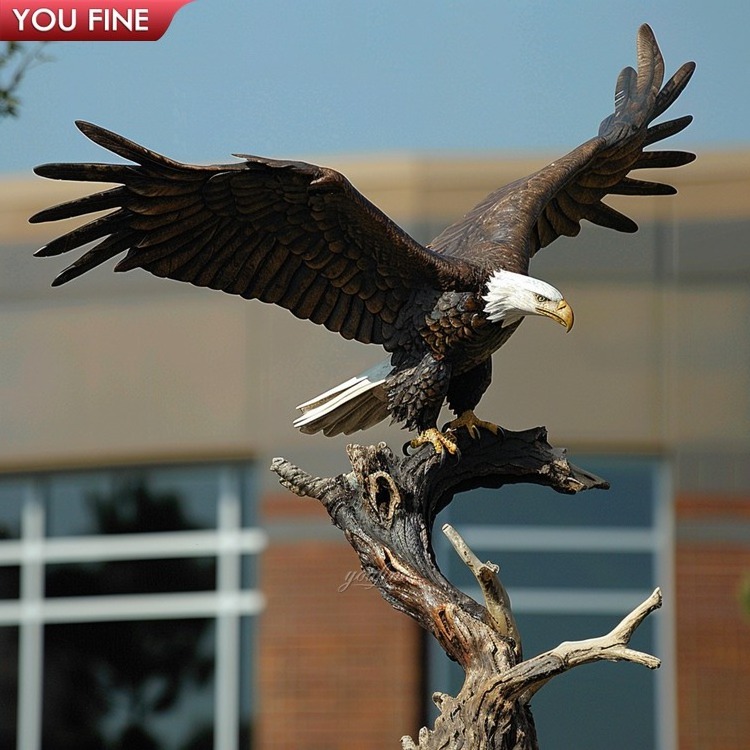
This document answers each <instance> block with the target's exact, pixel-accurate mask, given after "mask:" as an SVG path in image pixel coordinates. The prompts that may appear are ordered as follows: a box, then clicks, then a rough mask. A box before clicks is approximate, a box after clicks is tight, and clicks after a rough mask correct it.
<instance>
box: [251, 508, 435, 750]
mask: <svg viewBox="0 0 750 750" xmlns="http://www.w3.org/2000/svg"><path fill="white" fill-rule="evenodd" d="M264 511H265V513H264V515H265V520H266V522H267V526H268V528H269V530H270V533H271V540H272V541H271V545H270V547H269V549H268V550H267V551H266V552H265V553H264V556H263V564H262V570H261V577H260V585H261V589H262V590H263V591H264V592H265V594H266V596H267V597H268V604H267V609H266V610H265V612H264V613H263V615H262V617H261V620H260V629H259V630H260V632H259V639H258V644H257V649H256V653H257V654H258V659H259V665H258V686H257V689H258V693H259V706H258V708H259V717H260V720H259V726H258V727H257V728H256V732H255V739H256V741H255V744H254V745H253V746H254V747H259V748H261V749H262V750H286V748H289V750H337V748H341V749H342V750H343V749H344V748H346V750H351V748H353V747H356V748H357V750H370V749H372V750H375V749H376V748H377V749H378V750H381V748H383V747H397V746H398V744H399V738H400V737H401V736H402V735H404V734H411V735H412V736H414V735H415V734H416V731H417V729H418V726H419V724H418V722H419V720H420V716H421V706H422V686H421V680H422V666H421V645H420V637H421V636H420V633H419V628H418V627H417V626H416V625H414V624H413V623H412V622H411V621H410V620H409V619H408V618H407V617H406V616H404V615H402V614H400V613H397V612H395V611H394V610H392V609H391V608H390V607H389V606H388V605H387V604H386V603H385V602H384V601H383V600H382V599H381V597H380V595H379V594H378V593H377V591H375V590H374V589H371V588H369V587H365V585H364V582H363V581H361V580H360V581H354V582H352V584H351V585H349V586H348V587H345V590H343V591H342V590H340V588H343V586H342V584H344V583H345V581H346V580H347V574H349V573H350V572H351V571H353V572H354V573H356V572H358V571H359V564H358V561H357V558H356V556H355V554H354V552H352V550H351V549H350V547H349V546H348V545H347V544H346V543H345V542H344V541H343V537H341V535H340V532H337V534H338V536H337V534H336V533H334V534H331V533H330V529H332V527H331V526H330V521H329V520H328V517H327V516H326V515H325V513H324V511H323V510H322V508H320V506H318V505H317V504H315V503H312V502H310V501H307V502H305V501H304V500H300V499H298V498H283V497H273V498H268V499H267V501H266V502H265V503H264ZM285 537H286V538H285ZM316 537H322V538H316Z"/></svg>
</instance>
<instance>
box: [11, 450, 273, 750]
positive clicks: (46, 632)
mask: <svg viewBox="0 0 750 750" xmlns="http://www.w3.org/2000/svg"><path fill="white" fill-rule="evenodd" d="M254 520H255V509H254V492H253V487H252V471H251V469H250V467H248V466H247V465H244V464H238V463H235V464H223V465H199V466H176V467H163V468H147V469H127V470H111V471H91V472H67V473H58V474H45V475H37V476H24V477H6V478H2V479H0V660H1V661H0V665H1V666H0V750H12V748H19V750H21V749H22V750H41V748H44V750H67V748H71V750H73V748H75V749H76V750H86V749H87V748H91V750H107V749H108V748H118V750H125V749H126V748H134V749H135V748H137V749H138V750H148V749H149V748H159V749H160V750H204V749H205V750H208V749H209V748H211V749H212V750H236V749H237V748H238V747H240V746H241V747H243V748H246V747H248V746H249V736H248V734H249V731H250V722H251V699H252V696H251V693H252V691H251V687H250V684H249V676H250V674H251V668H252V665H251V654H250V642H251V638H252V621H253V616H254V615H257V614H258V613H259V612H260V611H261V609H262V608H263V598H262V596H261V595H260V593H259V592H258V591H257V590H256V589H255V588H254V586H255V564H254V561H255V559H256V556H257V554H258V553H259V552H260V551H261V550H262V549H263V547H264V545H265V536H264V534H263V532H262V531H260V530H259V529H257V528H253V526H252V524H253V523H254Z"/></svg>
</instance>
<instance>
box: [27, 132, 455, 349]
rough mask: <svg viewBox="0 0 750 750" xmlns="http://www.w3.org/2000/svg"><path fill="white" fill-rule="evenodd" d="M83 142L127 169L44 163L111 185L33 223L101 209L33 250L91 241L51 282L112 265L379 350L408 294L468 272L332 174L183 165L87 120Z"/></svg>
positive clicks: (267, 163)
mask: <svg viewBox="0 0 750 750" xmlns="http://www.w3.org/2000/svg"><path fill="white" fill-rule="evenodd" d="M77 124H78V127H79V128H80V129H81V131H82V132H83V133H84V134H85V135H86V136H88V137H89V138H90V139H91V140H93V141H95V142H96V143H98V144H99V145H101V146H104V147H105V148H107V149H109V150H110V151H113V152H114V153H116V154H117V155H119V156H121V157H124V158H125V159H128V160H130V161H132V162H135V164H46V165H43V166H41V167H37V169H36V170H35V171H36V172H37V174H40V175H42V176H44V177H50V178H53V179H62V180H83V181H93V182H112V183H120V185H121V186H120V187H116V188H112V189H109V190H105V191H103V192H99V193H95V194H93V195H89V196H86V197H84V198H80V199H78V200H74V201H70V202H68V203H63V204H61V205H59V206H54V207H52V208H49V209H47V210H44V211H41V212H40V213H38V214H36V215H35V216H33V217H32V218H31V221H33V222H41V221H54V220H57V219H65V218H70V217H73V216H81V215H84V214H88V213H90V212H94V211H100V210H110V213H108V214H106V215H104V216H101V217H99V218H95V219H93V220H91V221H89V222H88V223H87V224H84V225H83V226H81V227H78V228H77V229H74V230H72V231H71V232H68V233H67V234H65V235H63V236H61V237H58V238H57V239H55V240H53V241H52V242H50V243H49V244H48V245H46V246H45V247H43V248H42V249H41V250H40V251H38V253H37V254H38V255H42V256H50V255H58V254H60V253H65V252H68V251H69V250H73V249H76V248H80V247H82V246H84V245H86V244H87V243H89V242H93V241H97V240H98V241H99V242H98V244H96V245H95V246H94V247H93V248H91V249H89V250H88V251H87V252H85V253H84V254H83V255H82V256H81V257H79V258H78V259H77V260H76V261H75V262H74V263H73V264H72V265H71V266H69V267H68V268H67V269H65V270H64V271H63V272H62V273H61V274H60V275H59V276H58V277H57V278H56V279H55V282H54V283H55V284H63V283H65V282H67V281H70V280H71V279H74V278H76V277H77V276H80V275H81V274H82V273H85V272H86V271H88V270H90V269H91V268H94V267H95V266H97V265H99V264H100V263H103V262H104V261H106V260H109V259H110V258H112V257H114V256H116V255H119V254H121V253H123V252H126V253H127V254H126V255H125V257H124V258H123V259H122V260H121V261H120V262H119V264H118V265H117V267H116V270H119V271H125V270H129V269H131V268H136V267H140V268H144V269H146V270H147V271H150V272H151V273H153V274H155V275H157V276H165V277H169V278H172V279H178V280H180V281H187V282H190V283H193V284H196V285H198V286H205V287H211V288H215V289H221V290H223V291H225V292H229V293H231V294H238V295H241V296H243V297H247V298H257V299H260V300H263V301H264V302H272V303H275V304H277V305H281V306H282V307H285V308H287V309H288V310H290V311H291V312H292V313H294V314H295V315H296V316H297V317H300V318H306V319H309V320H312V321H313V322H315V323H319V324H322V325H324V326H325V327H326V328H328V329H330V330H332V331H336V332H338V333H340V334H341V335H342V336H344V337H345V338H349V339H351V338H354V339H357V340H359V341H362V342H365V343H380V344H383V343H386V342H387V341H388V339H389V337H390V335H391V332H390V331H391V326H392V323H393V322H394V320H395V318H396V316H397V314H398V311H399V309H400V308H401V306H402V305H403V304H404V302H405V301H406V300H407V299H408V297H409V295H410V293H411V292H412V291H413V289H414V288H415V287H424V286H432V287H433V288H437V289H440V288H443V287H451V286H455V285H456V279H457V278H460V276H461V274H462V273H466V272H468V270H469V269H468V267H467V266H466V265H465V264H464V263H463V262H462V261H461V260H460V259H451V258H445V257H441V256H440V255H438V254H436V253H434V252H432V251H430V250H427V249H426V248H424V247H422V246H421V245H420V244H419V243H417V242H416V241H415V240H413V239H412V238H411V237H410V236H409V235H408V234H406V233H405V232H404V231H403V230H401V229H400V228H399V227H398V226H397V225H396V224H394V223H393V222H392V221H391V220H390V219H389V218H388V217H387V216H386V215H385V214H383V213H382V212H381V211H380V210H379V209H377V208H376V207H375V206H374V205H372V204H371V203H370V202H369V201H367V200H366V199H365V198H364V197H363V196H362V195H361V194H360V193H359V192H358V191H357V190H356V189H355V188H354V187H353V186H352V185H351V183H349V182H348V181H347V180H346V179H345V178H344V177H343V176H342V175H341V174H339V173H338V172H335V171H334V170H331V169H326V168H323V167H317V166H314V165H311V164H306V163H303V162H291V161H278V160H273V159H263V158H259V157H254V156H242V157H241V158H242V159H244V161H242V162H239V163H235V164H227V165H214V166H192V165H187V164H181V163H179V162H176V161H172V160H171V159H168V158H166V157H164V156H161V155H159V154H156V153H154V152H152V151H149V150H148V149H146V148H143V147H142V146H139V145H138V144H136V143H133V142H132V141H129V140H127V139H126V138H123V137H122V136H119V135H117V134H115V133H112V132H110V131H108V130H105V129H104V128H100V127H98V126H95V125H91V124H89V123H83V122H81V123H77Z"/></svg>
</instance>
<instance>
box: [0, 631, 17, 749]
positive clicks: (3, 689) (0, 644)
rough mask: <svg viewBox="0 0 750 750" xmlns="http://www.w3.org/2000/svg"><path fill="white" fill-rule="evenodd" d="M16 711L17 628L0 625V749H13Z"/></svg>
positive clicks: (14, 744) (14, 745)
mask: <svg viewBox="0 0 750 750" xmlns="http://www.w3.org/2000/svg"><path fill="white" fill-rule="evenodd" d="M17 712H18V628H17V627H0V750H15V747H16V731H17V721H18V718H17V716H16V714H17Z"/></svg>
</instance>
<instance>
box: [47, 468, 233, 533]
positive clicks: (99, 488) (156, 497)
mask: <svg viewBox="0 0 750 750" xmlns="http://www.w3.org/2000/svg"><path fill="white" fill-rule="evenodd" d="M218 490H219V486H218V471H217V470H216V469H215V468H206V467H198V468H189V467H186V468H169V469H151V470H147V471H137V472H136V471H118V472H111V473H104V472H89V473H85V474H84V473H80V474H79V473H75V474H67V475H61V476H58V477H53V478H51V479H50V480H49V484H48V490H47V498H48V533H49V535H50V536H71V535H72V536H76V535H88V534H132V533H146V532H152V531H182V530H196V529H209V528H214V527H215V525H216V504H217V496H218Z"/></svg>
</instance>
